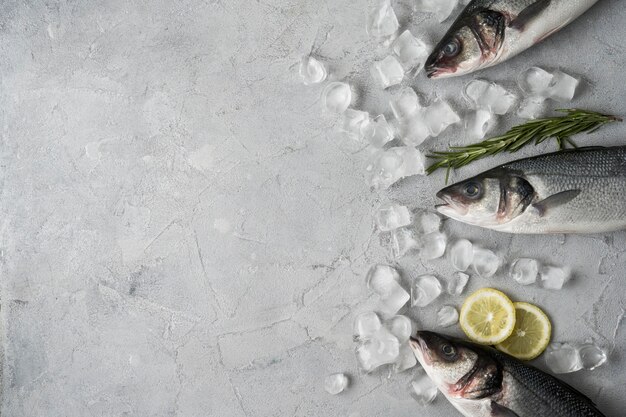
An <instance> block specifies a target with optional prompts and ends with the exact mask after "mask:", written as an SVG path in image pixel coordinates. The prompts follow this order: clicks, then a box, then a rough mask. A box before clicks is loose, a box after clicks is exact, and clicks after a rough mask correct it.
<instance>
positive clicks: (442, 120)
mask: <svg viewBox="0 0 626 417" xmlns="http://www.w3.org/2000/svg"><path fill="white" fill-rule="evenodd" d="M424 121H425V122H426V125H427V126H428V128H429V129H430V134H431V136H433V137H435V138H436V137H437V136H439V135H440V134H441V133H442V132H443V131H444V130H446V129H447V128H448V127H449V126H451V125H453V124H456V123H458V122H460V121H461V118H460V117H459V115H458V114H456V113H455V112H454V110H453V109H452V107H450V105H449V104H448V103H447V102H446V101H444V100H437V101H435V102H434V103H432V104H431V105H430V106H428V107H426V108H425V109H424Z"/></svg>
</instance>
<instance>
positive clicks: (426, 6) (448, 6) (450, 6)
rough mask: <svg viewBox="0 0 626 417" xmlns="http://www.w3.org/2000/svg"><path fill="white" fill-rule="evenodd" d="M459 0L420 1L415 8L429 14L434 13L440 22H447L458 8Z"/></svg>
mask: <svg viewBox="0 0 626 417" xmlns="http://www.w3.org/2000/svg"><path fill="white" fill-rule="evenodd" d="M458 3H459V0H418V1H417V4H416V5H415V8H416V9H417V10H421V11H424V12H427V13H434V14H435V17H436V18H437V20H439V22H443V21H444V20H446V19H447V18H448V17H449V16H450V15H451V14H452V11H453V10H454V9H455V8H456V6H457V4H458Z"/></svg>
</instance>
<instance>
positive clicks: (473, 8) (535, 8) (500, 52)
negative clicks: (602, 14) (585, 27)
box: [425, 0, 598, 78]
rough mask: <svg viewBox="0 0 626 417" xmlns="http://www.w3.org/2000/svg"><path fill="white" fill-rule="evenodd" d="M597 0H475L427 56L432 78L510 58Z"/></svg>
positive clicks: (453, 74) (427, 68)
mask: <svg viewBox="0 0 626 417" xmlns="http://www.w3.org/2000/svg"><path fill="white" fill-rule="evenodd" d="M597 1H598V0H473V1H472V2H470V3H469V4H468V5H467V7H466V8H465V9H464V10H463V12H462V13H461V15H460V16H459V17H458V18H457V20H456V21H455V22H454V23H453V24H452V27H451V28H450V30H449V31H448V32H447V33H446V35H445V36H444V37H443V39H442V40H441V41H440V42H439V43H438V44H437V46H435V49H434V51H433V53H432V54H431V55H430V57H429V58H428V60H427V61H426V67H425V68H426V73H427V74H428V77H430V78H440V77H451V76H456V75H463V74H469V73H471V72H474V71H477V70H479V69H483V68H487V67H491V66H493V65H496V64H499V63H500V62H504V61H506V60H507V59H509V58H512V57H514V56H515V55H517V54H519V53H520V52H522V51H525V50H526V49H528V48H530V47H531V46H533V45H534V44H536V43H538V42H541V41H542V40H543V39H545V38H547V37H548V36H550V35H551V34H553V33H555V32H557V31H559V30H560V29H561V28H563V27H564V26H566V25H567V24H569V23H570V22H572V21H573V20H574V19H576V18H577V17H578V16H580V15H581V14H583V13H584V12H585V11H587V10H588V9H589V8H590V7H591V6H593V5H594V4H595V3H596V2H597Z"/></svg>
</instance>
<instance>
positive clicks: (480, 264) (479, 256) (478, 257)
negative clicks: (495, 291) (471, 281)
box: [472, 246, 500, 278]
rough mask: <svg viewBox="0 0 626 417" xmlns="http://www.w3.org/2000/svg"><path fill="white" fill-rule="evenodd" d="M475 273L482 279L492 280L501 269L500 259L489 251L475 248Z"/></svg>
mask: <svg viewBox="0 0 626 417" xmlns="http://www.w3.org/2000/svg"><path fill="white" fill-rule="evenodd" d="M472 263H473V265H474V271H476V273H477V274H478V275H479V276H480V277H481V278H491V277H492V276H494V275H495V273H496V272H497V271H498V268H500V258H499V257H498V255H496V254H495V253H493V251H490V250H489V249H483V248H477V247H475V246H474V260H473V262H472Z"/></svg>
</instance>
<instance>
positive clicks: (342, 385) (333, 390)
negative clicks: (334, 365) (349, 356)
mask: <svg viewBox="0 0 626 417" xmlns="http://www.w3.org/2000/svg"><path fill="white" fill-rule="evenodd" d="M349 382H350V381H349V379H348V377H347V376H346V375H345V374H332V375H329V376H327V377H326V379H325V380H324V389H325V390H326V392H327V393H329V394H331V395H337V394H339V393H340V392H342V391H343V390H345V389H346V388H347V387H348V383H349Z"/></svg>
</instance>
